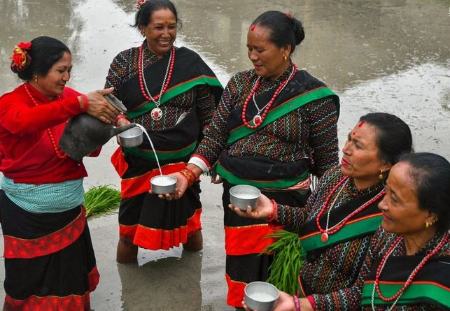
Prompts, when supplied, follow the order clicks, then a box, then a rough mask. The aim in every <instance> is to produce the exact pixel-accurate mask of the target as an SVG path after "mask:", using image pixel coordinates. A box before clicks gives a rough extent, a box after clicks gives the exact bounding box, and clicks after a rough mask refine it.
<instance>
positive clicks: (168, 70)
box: [138, 45, 175, 121]
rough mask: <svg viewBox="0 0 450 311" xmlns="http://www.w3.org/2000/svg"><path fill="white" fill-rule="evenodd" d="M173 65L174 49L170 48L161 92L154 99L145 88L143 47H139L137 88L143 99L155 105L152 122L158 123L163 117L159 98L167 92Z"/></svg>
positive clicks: (151, 113) (151, 114)
mask: <svg viewBox="0 0 450 311" xmlns="http://www.w3.org/2000/svg"><path fill="white" fill-rule="evenodd" d="M174 63H175V48H174V47H172V49H171V50H170V56H169V61H168V62H167V68H166V73H165V74H164V80H163V83H162V85H161V90H160V91H159V95H156V96H155V97H153V96H152V94H151V93H150V91H149V90H148V87H147V81H146V80H145V74H144V47H143V45H141V46H140V47H139V60H138V66H139V68H138V74H139V86H140V88H141V93H142V95H143V96H144V97H145V99H147V100H150V101H152V102H153V103H154V104H155V106H156V107H155V108H153V109H152V111H151V112H150V116H151V117H152V119H153V120H154V121H159V120H161V118H162V117H163V112H162V110H161V108H159V106H160V105H161V97H162V95H163V94H164V92H165V91H166V90H167V88H168V86H169V84H170V81H171V79H172V74H173V67H174Z"/></svg>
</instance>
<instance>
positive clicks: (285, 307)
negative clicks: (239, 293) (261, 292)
mask: <svg viewBox="0 0 450 311" xmlns="http://www.w3.org/2000/svg"><path fill="white" fill-rule="evenodd" d="M242 306H243V308H244V309H245V310H247V311H258V310H253V309H250V308H249V307H248V306H247V305H246V304H245V302H244V301H242ZM301 310H303V309H301ZM273 311H295V304H294V299H293V297H292V296H291V295H289V294H287V293H285V292H282V291H280V297H278V300H277V301H276V302H275V305H274V309H273Z"/></svg>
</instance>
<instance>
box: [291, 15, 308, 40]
mask: <svg viewBox="0 0 450 311" xmlns="http://www.w3.org/2000/svg"><path fill="white" fill-rule="evenodd" d="M291 22H292V30H293V31H294V37H295V44H296V45H299V44H300V43H301V42H302V41H303V39H305V31H304V30H303V25H302V22H301V21H299V20H298V19H296V18H295V17H291Z"/></svg>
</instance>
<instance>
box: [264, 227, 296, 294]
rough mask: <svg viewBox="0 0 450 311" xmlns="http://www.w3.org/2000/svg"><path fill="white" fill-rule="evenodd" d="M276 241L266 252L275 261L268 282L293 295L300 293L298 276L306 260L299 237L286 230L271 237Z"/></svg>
mask: <svg viewBox="0 0 450 311" xmlns="http://www.w3.org/2000/svg"><path fill="white" fill-rule="evenodd" d="M270 237H272V238H275V239H276V241H275V242H274V243H273V244H272V245H270V246H269V247H267V249H266V252H268V253H273V254H274V260H273V262H272V265H271V266H270V268H269V278H268V279H267V282H269V283H272V284H273V285H275V286H276V287H277V288H278V289H279V290H282V291H284V292H286V293H289V294H291V295H295V294H297V292H298V289H299V284H298V275H299V273H300V268H301V267H302V265H303V262H304V260H305V254H304V251H303V249H302V246H301V243H300V239H299V238H298V235H297V234H296V233H293V232H288V231H285V230H280V231H277V232H275V233H273V234H271V235H270Z"/></svg>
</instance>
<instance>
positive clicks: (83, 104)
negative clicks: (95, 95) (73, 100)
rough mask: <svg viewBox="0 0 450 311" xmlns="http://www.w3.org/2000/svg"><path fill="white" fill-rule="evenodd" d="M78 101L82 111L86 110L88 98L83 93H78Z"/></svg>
mask: <svg viewBox="0 0 450 311" xmlns="http://www.w3.org/2000/svg"><path fill="white" fill-rule="evenodd" d="M78 103H79V104H80V108H81V110H82V111H87V110H88V108H89V98H88V97H87V96H86V95H84V94H80V95H79V96H78Z"/></svg>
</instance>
